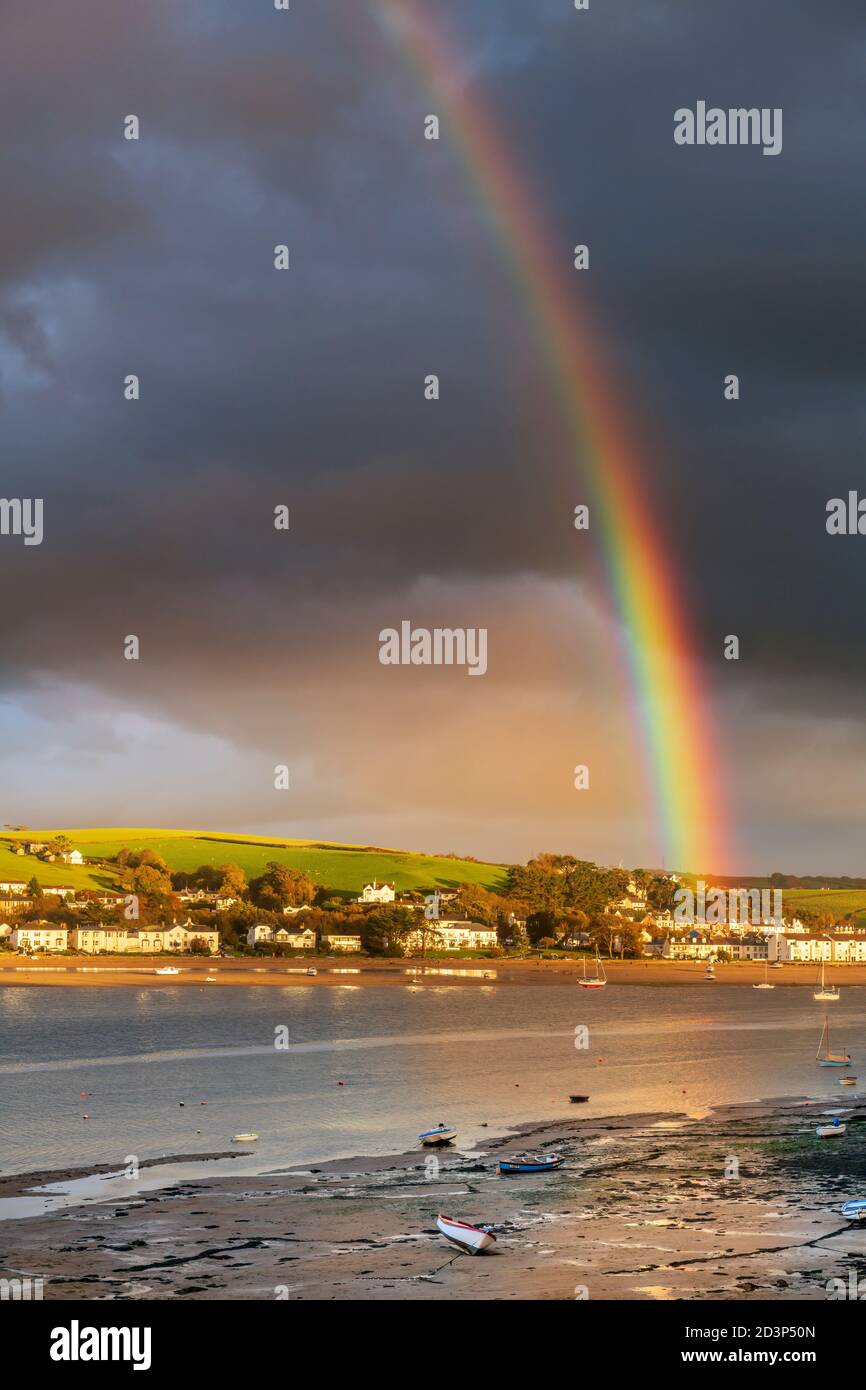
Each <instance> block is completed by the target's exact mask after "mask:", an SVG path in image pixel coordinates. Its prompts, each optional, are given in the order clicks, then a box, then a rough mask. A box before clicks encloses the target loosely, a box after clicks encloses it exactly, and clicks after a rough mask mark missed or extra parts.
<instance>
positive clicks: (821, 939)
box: [642, 931, 866, 964]
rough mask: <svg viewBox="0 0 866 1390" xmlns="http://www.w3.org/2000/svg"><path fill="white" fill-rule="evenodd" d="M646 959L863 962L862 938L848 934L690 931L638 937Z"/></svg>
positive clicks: (865, 942) (865, 943) (865, 954)
mask: <svg viewBox="0 0 866 1390" xmlns="http://www.w3.org/2000/svg"><path fill="white" fill-rule="evenodd" d="M642 942H643V952H644V955H646V956H660V957H661V958H662V959H663V960H713V959H715V957H716V956H717V955H718V953H719V951H725V952H726V953H727V954H728V955H729V956H730V957H731V959H732V960H758V961H770V962H773V961H783V962H790V963H797V962H810V961H815V962H820V961H827V962H831V961H838V962H840V963H843V964H854V963H857V962H861V961H866V936H864V935H862V934H861V935H853V934H851V933H849V932H833V933H832V934H830V933H828V934H827V935H825V936H810V935H809V934H808V933H807V932H771V933H769V934H764V933H763V932H760V931H754V932H751V933H748V934H743V935H739V936H734V935H728V936H720V935H716V934H714V933H710V932H706V931H690V932H686V933H685V935H684V936H667V937H665V938H664V939H661V938H656V939H653V938H652V937H651V936H650V934H649V932H644V933H643V934H642Z"/></svg>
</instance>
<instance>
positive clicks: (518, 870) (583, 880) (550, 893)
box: [508, 854, 630, 914]
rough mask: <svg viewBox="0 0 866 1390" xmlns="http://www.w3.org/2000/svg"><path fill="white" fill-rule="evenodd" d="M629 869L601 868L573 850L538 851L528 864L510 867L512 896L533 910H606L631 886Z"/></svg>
mask: <svg viewBox="0 0 866 1390" xmlns="http://www.w3.org/2000/svg"><path fill="white" fill-rule="evenodd" d="M629 877H630V875H629V874H628V873H627V872H626V870H625V869H600V868H599V867H598V865H597V864H593V863H591V861H590V860H588V859H575V858H574V856H573V855H570V854H538V855H536V856H535V858H534V859H530V860H529V862H528V863H527V864H515V865H512V867H511V868H510V869H509V870H508V892H509V896H510V897H513V898H516V899H518V900H519V901H522V902H523V903H525V904H526V906H527V909H528V911H529V912H530V913H535V912H553V913H557V914H563V913H567V912H570V911H577V912H586V913H589V914H592V913H596V912H603V911H604V909H605V908H606V907H607V906H608V904H609V903H611V902H612V901H613V900H614V899H616V898H621V897H622V896H623V895H624V894H625V893H626V891H627V889H628V883H629Z"/></svg>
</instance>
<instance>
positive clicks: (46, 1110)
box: [0, 982, 866, 1174]
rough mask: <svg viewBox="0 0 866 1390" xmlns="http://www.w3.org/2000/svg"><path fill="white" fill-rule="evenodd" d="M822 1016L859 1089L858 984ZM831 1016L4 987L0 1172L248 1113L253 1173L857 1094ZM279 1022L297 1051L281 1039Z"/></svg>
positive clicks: (452, 996) (212, 1138) (307, 994)
mask: <svg viewBox="0 0 866 1390" xmlns="http://www.w3.org/2000/svg"><path fill="white" fill-rule="evenodd" d="M830 1016H831V1022H832V1026H833V1030H834V1046H835V1044H836V1043H837V1042H838V1043H839V1044H840V1045H841V1044H843V1043H844V1044H845V1045H846V1046H847V1047H848V1049H849V1051H851V1052H852V1053H853V1056H854V1064H853V1067H852V1070H853V1071H854V1073H855V1074H856V1073H857V1069H858V1065H859V1067H860V1068H861V1070H862V1077H863V1081H864V1085H866V993H864V989H863V988H862V987H861V988H858V987H854V986H849V987H847V988H845V989H843V992H842V1000H841V1001H840V1002H839V1003H838V1004H835V1005H831V1006H830ZM823 1017H824V1015H823V1013H822V1010H821V1006H820V1005H819V1004H816V1003H815V1002H814V1001H813V1000H812V995H811V990H808V989H792V988H777V989H776V990H774V991H773V992H772V993H770V992H769V991H768V992H767V993H763V992H759V991H755V990H753V989H752V988H751V987H750V986H742V987H741V986H738V985H737V986H734V985H731V986H726V985H715V986H714V985H705V984H703V982H702V983H701V984H700V985H696V986H694V987H692V986H683V987H676V988H665V987H661V986H650V985H647V986H641V985H628V986H620V987H616V986H609V987H608V988H607V989H606V990H604V991H598V992H597V993H588V992H587V993H584V992H583V991H581V990H578V989H576V988H570V987H567V986H539V985H535V986H525V987H524V986H519V985H508V986H496V985H490V986H483V987H482V986H449V985H447V984H437V985H432V986H431V985H427V986H424V987H409V986H406V987H402V986H391V987H385V988H383V987H375V986H366V985H365V986H364V987H363V988H359V987H357V986H352V985H351V983H347V984H346V985H344V986H339V987H327V988H325V987H314V986H292V987H288V988H286V989H279V988H270V987H269V988H256V987H255V986H252V987H247V986H238V987H219V988H214V989H207V988H202V989H201V990H197V989H195V988H192V987H181V988H171V987H170V986H163V987H160V988H159V989H147V988H144V989H141V990H138V989H105V988H102V989H88V988H86V987H82V988H75V989H50V988H45V989H42V988H38V987H36V988H27V989H23V988H0V1170H2V1172H4V1173H7V1174H8V1173H13V1172H25V1171H28V1170H32V1169H37V1168H58V1167H63V1166H67V1165H68V1166H75V1167H86V1166H88V1165H90V1164H97V1163H98V1164H104V1163H109V1164H117V1165H118V1167H120V1166H122V1165H123V1164H124V1162H125V1160H126V1156H127V1155H128V1154H135V1155H137V1156H138V1157H139V1158H148V1157H156V1156H162V1155H165V1154H178V1153H197V1152H201V1153H207V1152H214V1151H224V1150H226V1149H228V1148H231V1138H232V1135H233V1134H236V1133H239V1132H241V1131H249V1130H252V1131H255V1132H256V1133H258V1134H259V1135H260V1140H259V1142H258V1143H257V1144H256V1146H255V1149H254V1151H251V1152H249V1153H247V1154H246V1155H245V1157H244V1159H243V1160H242V1164H243V1171H250V1172H251V1171H258V1170H261V1169H266V1168H274V1167H280V1166H284V1165H286V1164H297V1163H302V1164H306V1163H314V1162H317V1161H322V1160H325V1159H327V1158H334V1157H346V1156H352V1155H356V1154H379V1153H399V1152H403V1151H405V1150H406V1149H407V1148H412V1147H414V1146H415V1141H416V1136H417V1134H418V1132H419V1130H421V1129H426V1128H428V1127H429V1126H430V1125H431V1124H435V1123H437V1122H438V1121H439V1120H445V1121H447V1122H448V1123H449V1124H453V1125H455V1126H456V1127H457V1129H458V1130H459V1143H460V1147H461V1148H462V1147H467V1148H468V1147H471V1146H472V1145H473V1144H476V1143H479V1142H483V1139H484V1137H485V1135H490V1134H493V1133H496V1132H500V1133H501V1132H502V1131H503V1130H505V1129H507V1128H508V1127H509V1126H511V1125H514V1124H517V1123H520V1122H522V1121H526V1120H536V1119H542V1120H545V1119H556V1118H557V1117H564V1116H569V1117H571V1118H574V1117H576V1116H577V1115H579V1114H581V1113H583V1114H586V1113H590V1114H596V1115H598V1114H614V1113H628V1112H633V1111H646V1110H661V1111H671V1110H687V1111H689V1112H690V1113H692V1114H695V1113H700V1112H702V1111H705V1110H706V1109H708V1108H710V1107H712V1106H713V1105H715V1104H719V1103H722V1102H730V1101H745V1100H752V1099H757V1098H766V1097H773V1096H782V1095H789V1096H790V1095H810V1096H815V1097H826V1098H828V1099H832V1100H833V1101H836V1102H841V1101H842V1100H843V1099H844V1100H845V1101H848V1100H850V1099H851V1097H852V1095H853V1094H854V1092H852V1091H851V1090H844V1089H843V1088H841V1087H840V1086H839V1084H838V1076H839V1073H838V1072H834V1071H831V1070H822V1069H820V1068H818V1067H817V1066H816V1065H815V1061H814V1056H815V1051H816V1048H817V1046H818V1041H819V1035H820V1032H821V1027H822V1023H823ZM579 1025H586V1026H587V1027H588V1029H589V1048H588V1049H587V1050H577V1049H576V1048H575V1045H574V1042H575V1036H574V1034H575V1028H576V1027H577V1026H579ZM283 1028H285V1029H287V1030H288V1036H289V1041H290V1044H291V1045H290V1047H289V1050H288V1051H284V1050H278V1049H277V1048H275V1046H274V1041H275V1036H276V1034H275V1030H277V1029H283ZM340 1081H343V1082H344V1085H342V1086H341V1085H339V1084H338V1083H339V1082H340ZM80 1091H87V1092H90V1093H91V1094H89V1095H87V1096H86V1097H81V1096H80V1095H79V1092H80ZM571 1092H588V1093H589V1094H590V1096H591V1101H590V1104H589V1106H587V1107H581V1108H580V1110H577V1109H576V1108H575V1107H573V1106H571V1105H569V1103H568V1096H569V1093H571ZM202 1101H207V1104H206V1105H203V1104H201V1102H202ZM181 1102H183V1105H181ZM84 1115H87V1116H88V1117H89V1118H87V1119H84V1118H83V1117H84ZM482 1122H486V1125H487V1126H488V1129H486V1130H485V1129H484V1128H483V1127H482ZM233 1171H240V1169H238V1168H237V1167H234V1168H233Z"/></svg>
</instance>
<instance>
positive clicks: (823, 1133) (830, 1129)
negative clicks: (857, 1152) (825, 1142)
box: [815, 1125, 845, 1139]
mask: <svg viewBox="0 0 866 1390" xmlns="http://www.w3.org/2000/svg"><path fill="white" fill-rule="evenodd" d="M815 1133H816V1134H817V1136H818V1138H819V1139H830V1138H831V1137H832V1136H833V1135H835V1134H844V1133H845V1126H844V1125H819V1126H818V1128H817V1129H816V1130H815Z"/></svg>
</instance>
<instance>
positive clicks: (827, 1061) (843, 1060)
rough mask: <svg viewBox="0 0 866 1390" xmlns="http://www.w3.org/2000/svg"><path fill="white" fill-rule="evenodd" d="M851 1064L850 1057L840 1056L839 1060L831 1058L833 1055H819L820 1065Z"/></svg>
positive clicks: (839, 1065)
mask: <svg viewBox="0 0 866 1390" xmlns="http://www.w3.org/2000/svg"><path fill="white" fill-rule="evenodd" d="M850 1065H851V1058H850V1057H840V1058H839V1059H838V1061H837V1060H835V1059H834V1058H831V1057H819V1058H818V1066H819V1067H850Z"/></svg>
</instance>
